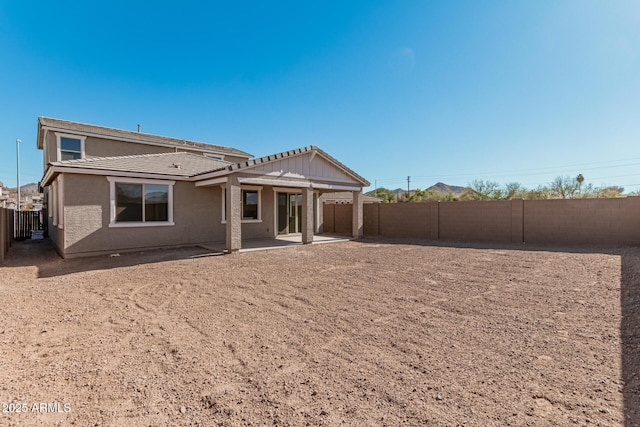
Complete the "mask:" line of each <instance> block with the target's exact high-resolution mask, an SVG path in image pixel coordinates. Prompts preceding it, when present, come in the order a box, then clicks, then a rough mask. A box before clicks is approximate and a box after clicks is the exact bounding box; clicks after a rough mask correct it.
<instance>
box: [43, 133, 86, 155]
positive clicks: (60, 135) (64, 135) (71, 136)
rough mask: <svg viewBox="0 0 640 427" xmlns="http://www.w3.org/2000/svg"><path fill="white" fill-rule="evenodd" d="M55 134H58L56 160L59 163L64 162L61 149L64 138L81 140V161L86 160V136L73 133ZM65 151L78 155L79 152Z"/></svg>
mask: <svg viewBox="0 0 640 427" xmlns="http://www.w3.org/2000/svg"><path fill="white" fill-rule="evenodd" d="M45 130H46V129H45ZM55 134H56V160H57V161H58V162H60V161H62V148H61V147H60V144H61V139H62V138H69V139H76V140H79V141H80V158H81V159H84V158H85V140H86V139H87V137H86V136H82V135H75V134H71V133H62V132H55ZM65 151H69V152H72V153H77V151H73V150H65Z"/></svg>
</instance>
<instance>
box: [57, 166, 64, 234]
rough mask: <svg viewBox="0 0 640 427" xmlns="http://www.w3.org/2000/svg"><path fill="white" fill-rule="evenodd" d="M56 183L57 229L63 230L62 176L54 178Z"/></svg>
mask: <svg viewBox="0 0 640 427" xmlns="http://www.w3.org/2000/svg"><path fill="white" fill-rule="evenodd" d="M56 180H57V181H58V194H57V199H58V228H60V229H63V228H64V182H63V180H62V175H58V178H56Z"/></svg>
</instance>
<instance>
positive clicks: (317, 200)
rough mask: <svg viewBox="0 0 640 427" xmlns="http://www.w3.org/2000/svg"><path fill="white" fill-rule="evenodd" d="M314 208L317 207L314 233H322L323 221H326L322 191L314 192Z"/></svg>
mask: <svg viewBox="0 0 640 427" xmlns="http://www.w3.org/2000/svg"><path fill="white" fill-rule="evenodd" d="M313 208H314V209H315V214H316V221H315V227H314V230H313V231H314V233H316V234H322V223H323V222H324V218H323V215H322V214H323V213H324V212H323V210H324V206H323V205H322V200H321V199H320V193H313Z"/></svg>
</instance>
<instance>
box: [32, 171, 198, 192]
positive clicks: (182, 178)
mask: <svg viewBox="0 0 640 427" xmlns="http://www.w3.org/2000/svg"><path fill="white" fill-rule="evenodd" d="M56 172H58V173H78V174H82V175H101V176H119V177H132V178H141V179H145V178H146V179H154V180H155V179H158V178H160V179H162V178H164V179H171V180H175V181H190V180H189V179H188V177H185V176H179V175H162V174H153V173H141V172H122V171H117V170H113V169H109V170H104V169H84V168H70V167H65V166H51V167H50V168H49V169H48V170H47V172H46V173H45V175H44V178H42V181H41V182H40V185H42V186H43V187H44V186H45V185H46V183H47V182H48V181H49V180H50V179H51V175H53V174H54V173H56Z"/></svg>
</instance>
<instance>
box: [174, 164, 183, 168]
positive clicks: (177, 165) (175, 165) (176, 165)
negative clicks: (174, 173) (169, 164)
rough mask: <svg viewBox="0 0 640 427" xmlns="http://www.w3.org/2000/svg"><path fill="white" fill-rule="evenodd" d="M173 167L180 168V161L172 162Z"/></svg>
mask: <svg viewBox="0 0 640 427" xmlns="http://www.w3.org/2000/svg"><path fill="white" fill-rule="evenodd" d="M173 167H174V168H176V169H182V168H181V167H180V163H174V164H173Z"/></svg>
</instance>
